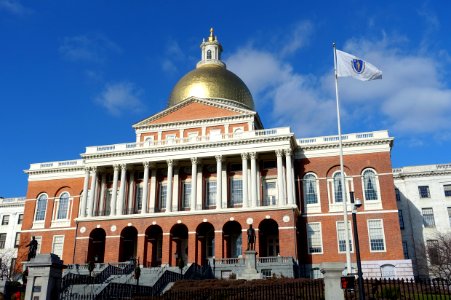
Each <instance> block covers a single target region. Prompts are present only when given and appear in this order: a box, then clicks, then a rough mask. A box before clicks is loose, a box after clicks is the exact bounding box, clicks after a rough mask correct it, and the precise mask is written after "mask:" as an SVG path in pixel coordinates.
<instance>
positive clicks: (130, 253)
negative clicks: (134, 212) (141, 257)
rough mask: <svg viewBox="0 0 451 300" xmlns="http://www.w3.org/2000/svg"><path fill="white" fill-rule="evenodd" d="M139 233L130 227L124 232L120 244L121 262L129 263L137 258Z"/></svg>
mask: <svg viewBox="0 0 451 300" xmlns="http://www.w3.org/2000/svg"><path fill="white" fill-rule="evenodd" d="M137 238H138V231H137V230H136V228H135V227H133V226H129V227H126V228H124V229H123V230H122V232H121V241H120V244H119V261H120V262H122V261H128V260H130V259H134V258H136V244H137Z"/></svg>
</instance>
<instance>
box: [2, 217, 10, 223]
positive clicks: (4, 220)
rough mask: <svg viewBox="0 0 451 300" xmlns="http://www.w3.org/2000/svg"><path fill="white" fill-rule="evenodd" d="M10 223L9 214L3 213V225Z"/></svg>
mask: <svg viewBox="0 0 451 300" xmlns="http://www.w3.org/2000/svg"><path fill="white" fill-rule="evenodd" d="M8 224H9V215H3V218H2V225H8Z"/></svg>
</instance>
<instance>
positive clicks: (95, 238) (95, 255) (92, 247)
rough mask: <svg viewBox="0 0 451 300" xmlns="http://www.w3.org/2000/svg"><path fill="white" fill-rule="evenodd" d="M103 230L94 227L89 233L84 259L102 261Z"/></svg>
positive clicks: (103, 250) (103, 252)
mask: <svg viewBox="0 0 451 300" xmlns="http://www.w3.org/2000/svg"><path fill="white" fill-rule="evenodd" d="M105 237H106V233H105V230H103V229H102V228H96V229H94V230H93V231H91V234H89V245H88V257H87V258H86V260H87V261H88V262H89V261H93V262H95V263H103V261H104V257H105Z"/></svg>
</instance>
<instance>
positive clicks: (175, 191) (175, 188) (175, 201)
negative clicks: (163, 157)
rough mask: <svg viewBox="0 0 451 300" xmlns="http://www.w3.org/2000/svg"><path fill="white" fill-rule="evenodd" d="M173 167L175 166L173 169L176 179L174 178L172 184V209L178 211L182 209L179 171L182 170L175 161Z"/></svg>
mask: <svg viewBox="0 0 451 300" xmlns="http://www.w3.org/2000/svg"><path fill="white" fill-rule="evenodd" d="M173 167H174V169H173V173H174V177H173V178H174V180H173V184H172V211H178V210H182V207H181V205H180V202H181V201H179V199H180V198H181V197H180V196H179V187H180V183H179V178H180V176H179V171H180V168H179V167H178V166H177V162H174V164H173ZM179 205H180V206H179Z"/></svg>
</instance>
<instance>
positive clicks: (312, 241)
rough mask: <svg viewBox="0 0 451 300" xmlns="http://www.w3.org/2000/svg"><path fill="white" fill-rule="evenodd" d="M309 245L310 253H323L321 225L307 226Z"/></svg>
mask: <svg viewBox="0 0 451 300" xmlns="http://www.w3.org/2000/svg"><path fill="white" fill-rule="evenodd" d="M307 243H308V252H309V253H322V252H323V243H322V236H321V223H309V224H307Z"/></svg>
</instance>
